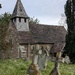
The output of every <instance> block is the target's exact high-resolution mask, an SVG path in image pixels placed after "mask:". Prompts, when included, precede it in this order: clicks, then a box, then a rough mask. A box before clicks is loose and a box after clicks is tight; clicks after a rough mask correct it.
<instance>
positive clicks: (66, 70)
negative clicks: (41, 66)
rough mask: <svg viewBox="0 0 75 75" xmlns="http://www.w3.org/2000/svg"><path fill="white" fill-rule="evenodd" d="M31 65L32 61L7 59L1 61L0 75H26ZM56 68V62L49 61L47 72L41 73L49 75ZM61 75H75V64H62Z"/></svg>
mask: <svg viewBox="0 0 75 75" xmlns="http://www.w3.org/2000/svg"><path fill="white" fill-rule="evenodd" d="M30 64H31V61H26V62H25V61H24V60H23V59H17V60H14V59H6V60H0V75H26V71H27V69H28V67H29V65H30ZM53 67H54V62H51V61H48V65H47V68H46V70H42V71H41V75H49V73H50V71H51V70H52V69H53ZM60 72H61V75H74V74H75V64H63V63H61V64H60Z"/></svg>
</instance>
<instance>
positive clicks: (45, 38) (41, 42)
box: [6, 0, 66, 58]
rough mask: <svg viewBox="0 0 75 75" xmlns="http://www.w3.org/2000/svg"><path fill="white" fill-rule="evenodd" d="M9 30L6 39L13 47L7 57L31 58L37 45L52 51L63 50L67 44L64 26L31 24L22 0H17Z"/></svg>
mask: <svg viewBox="0 0 75 75" xmlns="http://www.w3.org/2000/svg"><path fill="white" fill-rule="evenodd" d="M8 32H9V33H10V35H9V36H7V37H6V39H7V40H6V41H7V42H11V43H12V48H11V50H9V51H8V52H7V53H8V55H6V57H7V58H31V56H32V50H33V49H34V47H35V46H36V45H38V47H39V49H41V47H43V48H44V49H47V50H48V51H49V52H51V53H52V52H59V51H62V50H63V48H64V45H65V36H66V30H65V28H64V26H52V25H43V24H30V23H29V16H28V15H27V13H26V11H25V9H24V7H23V5H22V2H21V0H17V2H16V5H15V8H14V11H13V13H12V18H11V21H10V23H9V28H8Z"/></svg>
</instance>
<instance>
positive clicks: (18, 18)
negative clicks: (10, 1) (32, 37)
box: [12, 0, 29, 31]
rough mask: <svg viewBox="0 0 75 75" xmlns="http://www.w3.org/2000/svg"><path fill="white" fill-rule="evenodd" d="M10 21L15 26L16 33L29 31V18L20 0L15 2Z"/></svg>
mask: <svg viewBox="0 0 75 75" xmlns="http://www.w3.org/2000/svg"><path fill="white" fill-rule="evenodd" d="M12 21H13V22H14V24H15V25H16V28H17V30H18V31H29V17H28V15H27V13H26V11H25V9H24V7H23V5H22V2H21V0H17V3H16V5H15V8H14V11H13V14H12Z"/></svg>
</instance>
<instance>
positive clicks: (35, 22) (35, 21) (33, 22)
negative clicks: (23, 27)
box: [29, 17, 39, 24]
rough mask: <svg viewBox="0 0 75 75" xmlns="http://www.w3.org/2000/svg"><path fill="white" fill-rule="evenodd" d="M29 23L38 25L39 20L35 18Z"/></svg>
mask: <svg viewBox="0 0 75 75" xmlns="http://www.w3.org/2000/svg"><path fill="white" fill-rule="evenodd" d="M29 23H30V24H39V20H38V19H37V18H34V17H33V18H30V20H29Z"/></svg>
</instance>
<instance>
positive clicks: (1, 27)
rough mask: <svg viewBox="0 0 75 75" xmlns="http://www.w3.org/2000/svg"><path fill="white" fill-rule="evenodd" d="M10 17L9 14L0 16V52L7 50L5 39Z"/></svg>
mask: <svg viewBox="0 0 75 75" xmlns="http://www.w3.org/2000/svg"><path fill="white" fill-rule="evenodd" d="M10 17H11V15H10V14H9V13H5V14H3V15H0V50H6V49H7V42H6V40H5V37H6V35H7V30H8V26H9V21H10Z"/></svg>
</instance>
